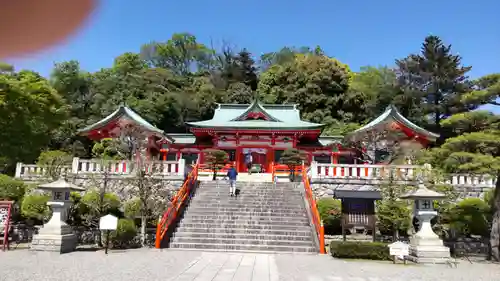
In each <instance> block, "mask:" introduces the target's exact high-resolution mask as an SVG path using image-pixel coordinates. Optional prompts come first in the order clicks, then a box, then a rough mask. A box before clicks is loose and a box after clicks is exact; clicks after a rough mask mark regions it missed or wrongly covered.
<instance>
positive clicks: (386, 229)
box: [376, 200, 412, 239]
mask: <svg viewBox="0 0 500 281" xmlns="http://www.w3.org/2000/svg"><path fill="white" fill-rule="evenodd" d="M376 216H377V228H378V230H379V231H380V233H381V234H382V235H391V236H393V238H394V239H397V238H398V236H400V235H403V236H406V235H407V234H408V231H409V230H410V228H411V226H412V225H411V222H412V218H411V209H410V206H409V205H408V203H407V201H405V200H396V201H390V200H381V201H378V202H377V209H376Z"/></svg>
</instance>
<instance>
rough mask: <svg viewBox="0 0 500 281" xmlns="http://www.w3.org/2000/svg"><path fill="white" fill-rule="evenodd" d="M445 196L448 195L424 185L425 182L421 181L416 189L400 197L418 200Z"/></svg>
mask: <svg viewBox="0 0 500 281" xmlns="http://www.w3.org/2000/svg"><path fill="white" fill-rule="evenodd" d="M445 197H446V195H444V194H442V193H439V192H436V191H434V190H430V189H428V188H427V187H426V186H425V185H424V182H423V181H420V183H419V184H418V188H417V189H416V190H413V191H410V192H408V193H406V194H403V195H402V196H401V197H400V198H401V199H413V200H418V199H443V198H445Z"/></svg>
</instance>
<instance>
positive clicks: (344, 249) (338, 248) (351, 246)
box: [330, 241, 391, 260]
mask: <svg viewBox="0 0 500 281" xmlns="http://www.w3.org/2000/svg"><path fill="white" fill-rule="evenodd" d="M387 245H388V244H386V243H380V242H353V241H346V242H343V241H332V242H331V243H330V253H331V254H332V256H333V257H335V258H346V259H369V260H391V256H390V254H389V247H388V246H387Z"/></svg>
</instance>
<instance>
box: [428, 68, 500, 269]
mask: <svg viewBox="0 0 500 281" xmlns="http://www.w3.org/2000/svg"><path fill="white" fill-rule="evenodd" d="M474 88H475V90H474V91H472V92H470V93H469V94H467V95H464V96H463V97H462V100H461V101H462V102H464V103H466V104H469V103H471V105H470V106H473V107H475V106H479V105H482V104H491V105H497V106H498V105H500V104H498V103H497V101H496V100H497V99H498V97H500V75H499V74H495V75H490V76H487V77H484V78H481V79H479V80H478V81H476V83H475V87H474ZM441 125H442V126H443V128H445V129H450V130H453V131H454V133H456V134H460V135H458V136H457V137H452V138H449V139H447V140H446V142H445V143H444V144H443V145H442V146H441V147H439V148H436V149H434V150H433V151H432V153H431V154H432V155H431V156H432V157H431V158H432V161H433V165H434V166H437V167H441V168H443V169H444V170H445V172H448V173H466V174H476V175H478V176H479V175H485V174H486V175H489V176H490V177H492V178H494V179H496V184H495V189H494V192H493V200H492V206H491V207H492V210H493V220H492V227H491V232H490V246H491V253H492V257H493V258H494V259H495V260H496V261H500V116H499V115H495V114H493V113H491V112H487V111H471V112H465V113H460V114H455V115H453V116H452V117H450V118H448V119H447V120H444V121H442V122H441Z"/></svg>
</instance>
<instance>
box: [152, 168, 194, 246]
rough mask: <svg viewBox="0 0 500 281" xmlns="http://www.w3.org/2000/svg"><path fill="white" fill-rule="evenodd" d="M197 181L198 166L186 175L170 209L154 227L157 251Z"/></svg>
mask: <svg viewBox="0 0 500 281" xmlns="http://www.w3.org/2000/svg"><path fill="white" fill-rule="evenodd" d="M197 181H198V165H194V167H193V170H192V171H191V172H190V173H189V174H188V176H187V178H186V180H185V181H184V184H183V185H182V187H181V189H179V191H178V192H177V194H176V195H175V196H174V199H173V200H172V202H171V205H170V207H169V208H168V209H167V211H166V212H165V213H164V214H163V217H162V218H161V220H160V222H159V223H158V225H157V227H156V241H155V247H156V248H157V249H159V248H161V241H163V239H164V238H165V235H166V234H167V231H168V229H169V227H170V226H171V225H172V223H174V222H175V220H176V219H177V215H178V213H179V210H180V209H181V208H182V207H183V206H184V205H185V203H186V200H187V199H188V198H189V196H190V194H191V191H192V188H193V186H194V185H195V184H196V182H197Z"/></svg>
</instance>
